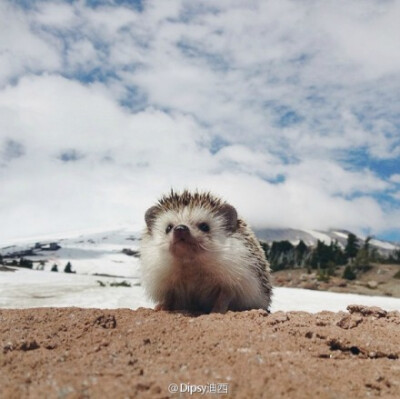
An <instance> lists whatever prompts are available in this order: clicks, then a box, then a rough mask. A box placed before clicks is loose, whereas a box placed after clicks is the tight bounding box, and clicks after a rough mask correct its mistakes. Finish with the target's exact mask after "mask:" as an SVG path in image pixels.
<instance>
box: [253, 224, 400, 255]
mask: <svg viewBox="0 0 400 399" xmlns="http://www.w3.org/2000/svg"><path fill="white" fill-rule="evenodd" d="M255 233H256V235H257V237H258V238H259V239H260V240H263V241H266V242H272V241H283V240H288V241H290V242H291V243H292V244H293V245H296V244H298V243H299V242H300V240H303V242H304V243H305V244H306V245H308V246H314V245H316V244H317V241H318V240H320V241H323V242H324V243H325V244H327V245H329V244H330V243H331V242H334V241H337V242H338V243H339V245H341V246H342V247H345V245H346V243H347V236H348V234H349V233H350V232H349V231H347V230H328V231H319V230H298V229H258V230H255ZM358 238H359V240H360V244H361V245H362V243H363V242H364V240H365V238H366V237H358ZM370 246H371V247H372V248H376V249H377V250H378V251H379V252H380V253H381V254H382V255H389V253H391V252H393V251H394V250H396V249H399V248H400V246H399V245H398V244H395V243H391V242H388V241H382V240H378V239H372V240H371V241H370Z"/></svg>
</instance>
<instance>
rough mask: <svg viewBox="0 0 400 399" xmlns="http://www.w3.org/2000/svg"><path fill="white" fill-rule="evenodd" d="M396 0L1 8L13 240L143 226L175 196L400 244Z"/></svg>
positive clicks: (0, 104)
mask: <svg viewBox="0 0 400 399" xmlns="http://www.w3.org/2000/svg"><path fill="white" fill-rule="evenodd" d="M399 18H400V2H398V1H378V0H368V1H365V2H363V4H362V5H360V3H359V2H356V1H352V0H350V1H334V0H328V1H325V2H322V3H320V2H315V1H312V0H310V1H308V0H307V1H287V0H279V1H278V0H271V1H268V2H265V1H261V0H259V1H197V2H188V1H183V0H182V1H178V0H171V1H168V2H165V1H162V0H158V1H143V2H139V1H137V2H124V1H90V2H89V1H87V2H85V1H71V2H62V1H33V2H23V1H19V2H18V1H3V2H2V3H1V4H0V187H1V195H0V220H1V222H2V227H3V228H2V229H1V230H2V231H1V232H0V240H2V239H10V238H13V237H20V236H26V235H33V234H42V233H52V232H58V231H63V230H70V229H79V228H86V227H97V226H111V225H119V224H134V223H135V224H141V223H143V214H144V211H145V210H146V208H147V207H149V206H150V205H152V203H153V202H154V201H155V200H156V199H157V198H158V197H159V196H160V195H161V194H162V193H164V192H165V191H168V190H169V189H170V188H171V187H173V188H177V189H181V188H184V187H188V188H200V189H209V190H212V191H214V192H216V193H218V194H220V195H222V196H223V197H224V198H226V199H227V200H228V201H230V202H231V203H233V204H234V205H235V206H237V208H238V210H239V212H240V214H242V215H243V216H244V217H246V218H247V219H248V220H249V222H250V224H252V225H253V226H256V227H296V228H316V229H328V228H347V229H351V230H354V231H356V232H368V233H374V234H377V235H380V236H382V237H387V238H391V239H397V240H400V179H399V176H400V160H399V159H400V131H399V129H400V98H399V97H400V53H399V51H398V50H397V47H398V43H397V39H396V38H398V37H400V25H399V24H398V20H399Z"/></svg>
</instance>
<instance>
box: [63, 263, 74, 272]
mask: <svg viewBox="0 0 400 399" xmlns="http://www.w3.org/2000/svg"><path fill="white" fill-rule="evenodd" d="M64 273H76V272H74V271H72V265H71V262H68V263H67V264H66V266H65V269H64Z"/></svg>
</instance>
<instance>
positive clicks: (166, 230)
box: [165, 224, 174, 234]
mask: <svg viewBox="0 0 400 399" xmlns="http://www.w3.org/2000/svg"><path fill="white" fill-rule="evenodd" d="M173 227H174V226H172V224H169V225H168V226H167V228H166V229H165V232H166V233H167V234H168V233H169V232H170V231H171V230H172V228H173Z"/></svg>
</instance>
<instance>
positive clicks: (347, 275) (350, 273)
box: [343, 265, 356, 280]
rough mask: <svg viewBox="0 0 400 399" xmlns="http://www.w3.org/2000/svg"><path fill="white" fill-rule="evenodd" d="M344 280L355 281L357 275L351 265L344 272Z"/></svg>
mask: <svg viewBox="0 0 400 399" xmlns="http://www.w3.org/2000/svg"><path fill="white" fill-rule="evenodd" d="M343 278H345V279H346V280H355V278H356V274H355V273H354V271H353V268H352V267H351V266H350V265H347V266H346V267H345V269H344V272H343Z"/></svg>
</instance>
